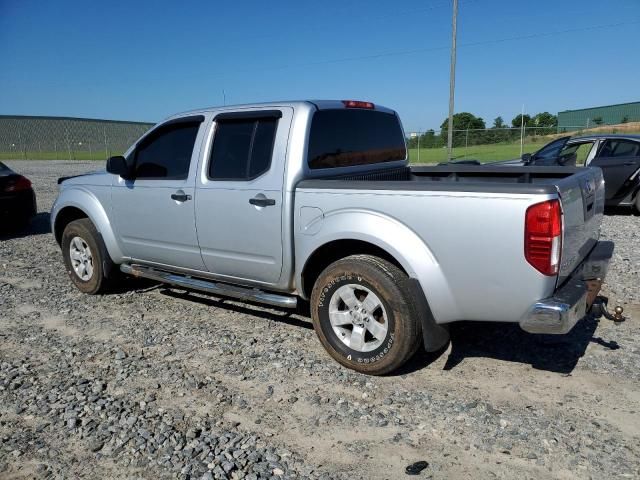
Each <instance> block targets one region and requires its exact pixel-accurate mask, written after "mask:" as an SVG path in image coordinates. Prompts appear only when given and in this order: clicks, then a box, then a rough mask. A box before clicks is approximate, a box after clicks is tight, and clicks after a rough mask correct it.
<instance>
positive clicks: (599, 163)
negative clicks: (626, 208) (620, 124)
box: [589, 139, 640, 200]
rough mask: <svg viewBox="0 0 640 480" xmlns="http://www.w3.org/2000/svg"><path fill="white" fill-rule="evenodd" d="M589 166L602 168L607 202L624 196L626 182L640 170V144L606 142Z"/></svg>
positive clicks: (617, 140) (622, 141) (626, 141)
mask: <svg viewBox="0 0 640 480" xmlns="http://www.w3.org/2000/svg"><path fill="white" fill-rule="evenodd" d="M589 165H591V166H595V167H600V168H602V174H603V176H604V186H605V198H606V199H607V200H611V199H613V198H616V197H620V196H624V195H626V194H627V193H628V192H627V191H625V190H627V189H626V188H623V187H624V185H625V182H626V181H627V180H628V179H629V177H631V175H633V173H634V172H636V171H637V170H638V169H639V168H640V142H633V141H631V140H625V139H609V140H606V141H605V142H604V143H603V145H602V146H601V147H600V151H599V152H598V154H597V155H596V158H594V159H593V160H592V161H591V163H590V164H589Z"/></svg>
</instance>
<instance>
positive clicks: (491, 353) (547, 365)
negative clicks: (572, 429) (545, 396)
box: [398, 315, 620, 374]
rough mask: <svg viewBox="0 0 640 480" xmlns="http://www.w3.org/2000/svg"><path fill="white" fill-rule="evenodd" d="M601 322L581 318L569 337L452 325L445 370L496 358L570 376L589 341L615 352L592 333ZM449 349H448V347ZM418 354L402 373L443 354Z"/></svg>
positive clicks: (514, 327)
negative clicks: (469, 360)
mask: <svg viewBox="0 0 640 480" xmlns="http://www.w3.org/2000/svg"><path fill="white" fill-rule="evenodd" d="M598 322H599V320H598V319H597V318H595V317H593V316H591V315H589V316H587V317H585V318H584V319H582V320H581V321H580V322H578V324H577V325H576V326H575V327H574V328H573V330H571V332H569V333H568V334H566V335H534V334H529V333H526V332H525V331H523V330H521V329H520V327H519V326H518V325H517V324H510V323H507V324H505V323H489V322H486V323H485V322H460V323H457V324H452V325H451V330H450V333H451V350H450V353H449V356H448V357H447V360H446V362H445V365H444V367H443V370H453V369H455V368H456V367H457V366H458V365H460V364H461V363H462V362H463V361H464V360H465V359H467V358H474V357H479V358H493V359H496V360H501V361H506V362H518V363H524V364H529V365H531V366H532V367H533V368H535V369H537V370H545V371H549V372H555V373H562V374H569V373H571V372H572V371H573V369H574V368H575V366H576V364H577V363H578V361H579V360H580V358H581V357H582V356H583V355H584V353H585V351H586V349H587V346H588V345H589V343H590V342H593V343H597V344H599V345H600V346H602V347H604V348H606V349H609V350H616V349H618V348H620V347H619V345H618V344H617V343H616V342H613V341H607V340H604V339H602V338H599V337H594V336H593V334H594V332H595V330H596V328H597V327H598ZM445 348H446V347H445ZM444 351H445V349H443V350H441V351H440V352H435V353H426V352H419V353H418V354H417V355H416V356H415V357H414V358H413V359H412V360H411V361H410V362H409V363H408V364H407V365H406V366H405V367H404V368H403V370H404V371H403V372H398V373H401V374H403V373H410V372H411V371H415V370H419V369H422V368H424V367H426V366H428V365H429V364H431V363H432V362H434V361H435V359H437V358H438V357H439V356H440V355H442V354H443V353H444Z"/></svg>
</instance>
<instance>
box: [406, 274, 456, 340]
mask: <svg viewBox="0 0 640 480" xmlns="http://www.w3.org/2000/svg"><path fill="white" fill-rule="evenodd" d="M409 281H410V282H411V287H412V289H413V292H412V293H413V298H415V305H416V308H417V309H418V312H417V313H418V316H419V318H420V323H421V325H422V338H423V341H424V349H425V350H426V351H427V352H436V351H438V350H440V349H441V348H442V347H444V346H445V345H446V344H447V343H449V329H448V328H447V327H446V326H444V325H438V324H437V323H436V321H435V318H433V313H431V308H430V307H429V303H428V302H427V299H426V297H425V296H424V291H423V290H422V287H421V286H420V282H419V281H418V280H417V279H415V278H410V279H409Z"/></svg>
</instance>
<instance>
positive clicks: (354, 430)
mask: <svg viewBox="0 0 640 480" xmlns="http://www.w3.org/2000/svg"><path fill="white" fill-rule="evenodd" d="M7 163H9V165H10V166H11V167H13V168H15V169H16V170H18V171H21V172H22V173H24V174H26V175H27V176H28V177H29V178H30V179H31V180H32V181H33V182H34V185H35V188H36V192H37V195H38V203H39V211H40V212H41V213H39V214H38V217H37V218H36V219H35V220H34V222H33V224H32V226H31V228H30V230H29V231H27V232H23V233H18V234H13V235H11V236H5V237H2V238H0V477H2V478H52V477H54V478H58V477H64V478H76V477H83V478H114V477H117V478H125V477H126V478H147V477H154V478H155V477H160V478H165V477H166V478H176V477H177V478H183V479H186V478H204V479H207V478H232V479H241V478H246V479H257V478H322V479H330V478H337V479H341V478H344V479H347V478H349V479H358V478H362V479H396V478H401V477H403V476H405V474H404V468H405V466H406V465H408V464H409V463H412V462H415V461H418V460H425V461H427V462H429V466H428V467H427V468H426V469H425V470H424V471H423V472H422V474H421V475H420V477H422V478H434V479H445V478H456V479H467V478H468V479H471V478H474V479H476V478H505V479H506V478H561V479H573V478H594V479H600V478H639V477H640V414H639V412H640V369H639V368H638V367H639V364H640V345H639V342H638V340H640V329H639V328H638V323H637V319H638V318H639V317H640V288H639V285H640V251H639V249H638V245H639V244H640V234H639V229H638V226H639V225H640V217H636V216H632V215H628V214H616V215H609V216H606V217H605V219H604V224H603V232H602V236H603V237H604V238H607V239H611V240H613V241H615V242H616V254H615V258H614V262H613V265H612V267H611V270H610V272H609V276H608V279H607V284H606V285H605V289H604V294H605V295H607V296H609V297H610V298H611V301H612V302H617V303H620V304H623V305H625V307H626V311H627V313H628V315H629V316H630V317H631V318H630V320H629V321H628V322H626V323H624V324H622V325H614V324H612V323H611V322H608V321H606V320H601V321H599V320H597V319H593V318H587V319H585V320H583V321H582V322H580V323H579V324H578V325H577V326H576V328H574V330H573V331H572V332H571V333H570V334H569V335H566V336H562V337H549V336H534V335H528V334H526V333H524V332H522V331H520V330H519V328H518V327H517V326H514V325H496V324H486V323H484V324H479V323H461V324H456V325H453V326H452V342H451V345H450V346H449V347H448V349H447V350H446V351H445V352H442V353H440V354H437V355H435V354H434V355H427V354H424V353H421V354H420V353H419V354H418V355H417V356H416V358H415V359H414V360H412V362H411V363H410V364H409V365H408V366H407V367H406V368H405V369H404V370H403V371H402V372H400V373H399V374H398V375H395V376H390V377H384V378H374V377H366V376H363V375H359V374H357V373H354V372H351V371H348V370H345V369H343V368H341V367H340V366H339V365H338V364H337V363H335V362H334V361H332V360H331V358H330V357H329V356H328V355H327V354H326V353H325V352H324V351H323V349H322V347H321V345H320V343H319V341H318V340H317V339H316V337H315V334H314V332H313V330H312V328H311V324H310V321H309V319H308V318H305V317H303V316H298V315H292V314H290V313H287V312H283V311H280V310H275V309H269V308H262V307H259V306H255V305H249V304H244V303H240V302H235V301H229V300H220V299H215V298H212V297H205V296H201V295H196V294H186V293H185V292H183V291H180V290H173V289H167V288H165V287H162V286H157V285H154V284H150V283H142V282H139V281H138V282H136V281H133V280H131V281H128V282H127V283H126V284H125V285H123V288H122V290H121V291H119V292H117V293H113V294H110V295H105V296H87V295H82V294H81V293H80V292H78V291H77V290H76V289H75V288H74V287H73V286H72V284H71V282H70V281H69V280H68V278H67V276H66V274H65V272H64V269H63V266H62V263H61V255H60V252H59V249H58V246H57V245H56V243H55V241H54V239H53V237H52V235H51V234H50V233H49V227H48V213H47V212H48V210H49V208H50V206H51V203H52V202H53V200H54V198H55V195H56V183H55V180H56V178H57V177H59V176H62V175H71V174H76V173H82V172H85V171H88V170H91V169H95V168H100V167H101V165H98V164H95V163H87V162H53V161H48V162H37V161H31V162H17V161H16V162H7Z"/></svg>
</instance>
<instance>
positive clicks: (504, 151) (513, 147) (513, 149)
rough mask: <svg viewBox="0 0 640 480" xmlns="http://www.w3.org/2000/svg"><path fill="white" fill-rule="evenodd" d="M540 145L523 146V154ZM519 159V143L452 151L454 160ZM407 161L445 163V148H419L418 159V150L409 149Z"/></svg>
mask: <svg viewBox="0 0 640 480" xmlns="http://www.w3.org/2000/svg"><path fill="white" fill-rule="evenodd" d="M541 146H542V145H541V144H540V143H529V144H525V145H524V153H532V152H535V151H536V150H538V149H539V148H540V147H541ZM519 157H520V144H519V143H494V144H490V145H469V147H467V148H465V147H456V148H454V149H453V158H454V160H464V159H471V160H479V161H481V162H491V161H497V160H511V159H514V158H519ZM409 161H410V162H411V163H440V162H446V161H447V149H446V148H421V149H420V155H419V158H418V149H417V148H410V149H409Z"/></svg>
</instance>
